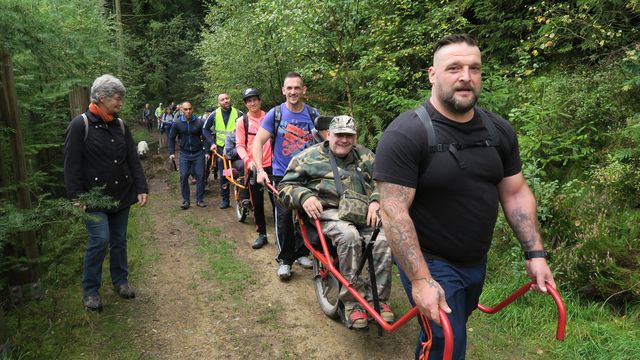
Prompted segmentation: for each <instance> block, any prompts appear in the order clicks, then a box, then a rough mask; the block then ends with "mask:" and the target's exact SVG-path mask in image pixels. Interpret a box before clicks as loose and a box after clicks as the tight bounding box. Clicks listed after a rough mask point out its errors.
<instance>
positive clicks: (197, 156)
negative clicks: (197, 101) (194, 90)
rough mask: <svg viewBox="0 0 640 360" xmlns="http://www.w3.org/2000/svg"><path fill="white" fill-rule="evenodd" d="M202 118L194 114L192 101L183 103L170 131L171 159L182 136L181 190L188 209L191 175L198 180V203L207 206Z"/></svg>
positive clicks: (182, 205)
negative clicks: (177, 137)
mask: <svg viewBox="0 0 640 360" xmlns="http://www.w3.org/2000/svg"><path fill="white" fill-rule="evenodd" d="M202 125H203V122H202V120H199V119H198V117H197V116H195V115H193V107H192V106H191V103H190V102H188V101H185V102H183V103H182V105H181V115H179V117H178V118H177V119H175V121H174V124H173V126H172V127H171V130H170V131H169V159H171V161H175V157H176V156H175V152H176V136H180V192H181V193H182V204H181V205H180V208H182V209H183V210H186V209H188V208H189V206H190V205H191V201H190V194H191V190H190V188H189V176H193V177H194V178H195V180H196V205H197V206H198V207H206V206H207V205H205V203H204V151H203V147H202Z"/></svg>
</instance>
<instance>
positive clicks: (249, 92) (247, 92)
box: [242, 88, 260, 101]
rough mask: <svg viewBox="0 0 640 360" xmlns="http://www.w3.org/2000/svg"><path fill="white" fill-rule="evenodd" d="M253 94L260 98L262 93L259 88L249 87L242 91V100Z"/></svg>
mask: <svg viewBox="0 0 640 360" xmlns="http://www.w3.org/2000/svg"><path fill="white" fill-rule="evenodd" d="M252 96H256V97H258V99H260V93H259V92H258V90H257V89H254V88H247V89H246V90H245V91H243V92H242V101H244V100H247V99H248V98H250V97H252Z"/></svg>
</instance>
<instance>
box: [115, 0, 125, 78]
mask: <svg viewBox="0 0 640 360" xmlns="http://www.w3.org/2000/svg"><path fill="white" fill-rule="evenodd" d="M114 1H115V8H116V37H117V39H116V42H117V43H118V50H119V51H120V56H118V76H119V77H121V76H122V60H123V57H124V38H123V37H124V34H123V30H122V7H121V6H120V0H114Z"/></svg>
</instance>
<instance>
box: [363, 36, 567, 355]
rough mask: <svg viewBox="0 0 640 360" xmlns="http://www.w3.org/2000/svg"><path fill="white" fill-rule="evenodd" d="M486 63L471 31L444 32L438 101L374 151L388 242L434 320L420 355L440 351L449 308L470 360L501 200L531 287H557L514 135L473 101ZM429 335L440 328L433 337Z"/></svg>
mask: <svg viewBox="0 0 640 360" xmlns="http://www.w3.org/2000/svg"><path fill="white" fill-rule="evenodd" d="M481 69H482V60H481V55H480V49H479V48H478V45H477V43H476V40H475V39H474V38H472V37H470V36H468V35H450V36H446V37H444V38H442V39H440V40H439V41H438V43H437V44H436V45H435V52H434V55H433V65H432V66H431V67H430V68H429V81H430V82H431V85H432V87H433V90H432V93H431V98H430V99H428V100H426V101H425V102H423V103H422V104H421V105H420V107H419V108H418V109H416V110H411V111H407V112H404V113H402V114H400V115H399V116H398V117H397V118H396V119H395V120H394V121H393V122H392V123H391V124H390V125H389V126H388V127H387V129H386V130H385V132H384V134H383V136H382V138H381V139H380V142H379V143H378V148H377V151H376V168H375V172H374V178H375V180H376V181H377V183H378V191H379V192H380V209H381V214H382V220H383V223H384V225H385V231H386V235H387V239H388V241H389V245H390V246H391V249H392V251H393V255H394V257H395V259H396V263H397V264H398V270H399V272H400V279H401V280H402V283H403V285H404V287H405V291H406V293H407V296H408V297H409V300H410V302H411V303H412V304H413V305H417V306H418V308H419V309H420V312H421V313H422V314H423V315H424V316H425V317H426V318H427V319H428V321H427V322H420V325H421V331H420V337H419V340H418V346H417V348H416V358H418V357H420V358H427V356H428V358H429V359H441V358H442V355H443V351H444V335H443V331H442V328H441V327H440V326H439V325H440V320H441V319H440V314H439V311H440V309H442V310H443V311H445V312H446V313H448V318H449V321H450V323H451V327H452V329H453V340H454V348H453V358H454V359H464V357H465V351H466V345H467V333H466V324H467V319H468V318H469V316H470V315H471V313H472V312H473V310H474V309H475V308H476V307H477V306H478V300H479V298H480V294H481V292H482V286H483V285H484V278H485V273H486V264H487V252H488V251H489V247H490V245H491V238H492V236H493V229H494V226H495V224H496V219H497V216H498V204H501V205H502V209H503V211H504V214H505V217H506V219H507V221H508V222H509V225H510V226H511V228H512V229H513V230H514V232H515V234H516V236H517V237H518V240H519V241H520V245H521V246H522V249H523V250H524V259H525V266H526V269H527V273H528V274H529V276H530V277H531V278H532V279H533V280H535V281H536V285H534V286H533V289H534V290H537V291H541V292H546V291H547V288H546V287H547V284H548V285H551V286H553V287H555V283H554V281H553V276H552V274H551V270H550V269H549V266H548V265H547V261H546V260H545V258H546V256H547V253H546V251H544V246H543V245H542V238H541V236H540V231H539V230H538V220H537V214H536V212H537V211H536V199H535V197H534V196H533V193H532V192H531V190H530V189H529V186H527V183H526V182H525V180H524V176H523V175H522V164H521V161H520V151H519V149H518V139H517V137H516V133H515V131H514V129H513V128H512V127H511V125H510V124H509V123H508V122H507V121H506V120H505V119H503V118H501V117H499V116H498V115H496V114H493V113H491V112H488V111H486V110H484V109H481V108H479V107H477V106H475V104H476V101H477V100H478V96H479V95H480V89H481V87H482V76H481V75H482V71H481ZM431 119H433V120H431ZM429 124H431V125H429ZM432 141H433V142H435V143H432ZM426 333H432V334H433V336H432V339H431V340H432V341H431V342H427V340H429V339H427V336H426V335H425V334H426Z"/></svg>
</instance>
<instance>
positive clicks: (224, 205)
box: [220, 200, 229, 209]
mask: <svg viewBox="0 0 640 360" xmlns="http://www.w3.org/2000/svg"><path fill="white" fill-rule="evenodd" d="M228 207H229V200H222V202H221V203H220V209H226V208H228Z"/></svg>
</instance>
